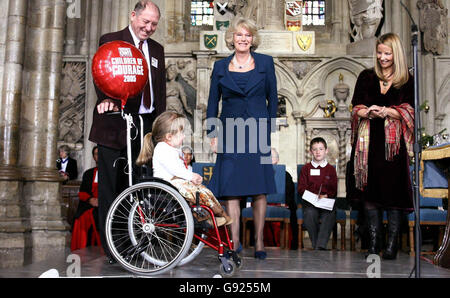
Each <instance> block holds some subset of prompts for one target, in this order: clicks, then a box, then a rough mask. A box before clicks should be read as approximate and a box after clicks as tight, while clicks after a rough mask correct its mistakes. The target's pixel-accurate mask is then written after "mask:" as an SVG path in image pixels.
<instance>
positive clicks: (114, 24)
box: [110, 0, 122, 32]
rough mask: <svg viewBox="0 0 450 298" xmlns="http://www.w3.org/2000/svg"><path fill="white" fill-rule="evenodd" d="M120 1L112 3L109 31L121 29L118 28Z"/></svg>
mask: <svg viewBox="0 0 450 298" xmlns="http://www.w3.org/2000/svg"><path fill="white" fill-rule="evenodd" d="M119 9H120V1H118V0H114V1H113V2H112V13H111V20H110V22H111V27H110V30H111V31H112V32H113V31H119V30H121V29H122V28H120V27H119V16H120V10H119Z"/></svg>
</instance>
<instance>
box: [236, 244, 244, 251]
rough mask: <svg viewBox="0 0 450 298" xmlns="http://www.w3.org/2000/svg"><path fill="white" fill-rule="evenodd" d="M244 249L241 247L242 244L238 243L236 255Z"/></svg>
mask: <svg viewBox="0 0 450 298" xmlns="http://www.w3.org/2000/svg"><path fill="white" fill-rule="evenodd" d="M243 249H244V248H243V247H242V244H241V243H239V247H238V248H237V249H236V253H237V254H238V253H240V252H241V251H242V250H243Z"/></svg>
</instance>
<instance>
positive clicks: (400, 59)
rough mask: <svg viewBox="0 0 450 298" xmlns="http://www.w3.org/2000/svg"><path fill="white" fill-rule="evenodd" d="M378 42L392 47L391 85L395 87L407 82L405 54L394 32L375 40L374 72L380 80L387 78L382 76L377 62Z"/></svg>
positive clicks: (407, 73)
mask: <svg viewBox="0 0 450 298" xmlns="http://www.w3.org/2000/svg"><path fill="white" fill-rule="evenodd" d="M379 44H384V45H385V46H388V47H390V48H391V49H392V55H393V59H394V61H393V62H394V63H393V65H392V77H393V78H392V85H393V86H394V87H395V88H400V87H401V86H402V85H403V84H405V83H406V82H408V79H409V71H408V64H407V62H406V55H405V50H404V48H403V45H402V42H401V40H400V38H399V37H398V35H397V34H395V33H386V34H384V35H382V36H380V37H379V38H378V39H377V41H376V44H375V54H374V61H373V65H374V66H375V67H374V69H375V73H376V74H377V76H378V78H379V79H380V80H383V81H387V78H385V77H384V75H383V72H382V70H381V65H380V62H378V59H377V49H378V45H379Z"/></svg>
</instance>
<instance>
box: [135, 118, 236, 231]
mask: <svg viewBox="0 0 450 298" xmlns="http://www.w3.org/2000/svg"><path fill="white" fill-rule="evenodd" d="M185 121H186V118H185V117H184V116H183V115H181V114H178V113H175V112H173V111H166V112H164V113H162V114H161V115H159V116H158V117H157V118H156V119H155V121H154V122H153V126H152V132H150V133H148V134H146V135H145V136H144V143H143V146H142V149H141V151H140V153H139V156H138V158H137V160H136V164H137V165H138V166H143V165H151V166H152V167H153V176H154V177H157V178H161V179H164V180H166V181H167V182H169V183H171V184H172V185H173V186H175V187H176V188H177V189H178V191H179V192H180V194H181V195H182V196H183V197H184V198H185V199H186V201H187V202H188V203H189V204H190V205H195V204H196V193H197V192H198V193H199V194H200V200H199V202H200V204H201V205H205V206H208V207H209V208H211V210H212V211H213V212H214V215H215V219H216V224H217V226H222V225H228V224H231V223H232V219H231V217H229V216H228V214H227V213H226V212H225V210H224V209H223V208H222V206H221V205H220V203H219V202H218V201H217V199H216V197H215V196H214V194H213V193H212V192H211V191H210V190H209V189H207V188H206V187H205V186H204V185H202V180H203V178H202V176H200V175H199V174H197V173H193V172H192V171H190V170H188V169H187V168H186V166H185V164H184V160H183V158H182V155H181V150H180V147H181V145H182V144H183V140H184V137H185V135H184V123H185ZM193 216H194V217H195V218H196V219H197V220H198V221H204V220H208V221H210V219H209V216H208V215H206V216H199V215H198V214H196V213H193Z"/></svg>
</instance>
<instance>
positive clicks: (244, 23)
mask: <svg viewBox="0 0 450 298" xmlns="http://www.w3.org/2000/svg"><path fill="white" fill-rule="evenodd" d="M240 28H245V29H246V30H248V32H250V34H251V35H252V36H253V39H252V46H251V47H250V50H252V51H254V50H256V49H257V48H258V46H259V44H260V42H261V39H260V37H259V34H258V27H257V26H256V24H255V23H254V22H253V21H252V20H249V19H246V18H243V17H236V18H235V19H234V20H233V23H232V24H231V25H230V27H228V29H227V31H226V32H225V45H226V46H227V48H228V49H230V50H231V51H233V50H234V43H233V35H234V33H236V31H238V30H239V29H240Z"/></svg>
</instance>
